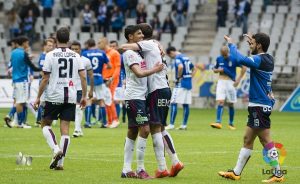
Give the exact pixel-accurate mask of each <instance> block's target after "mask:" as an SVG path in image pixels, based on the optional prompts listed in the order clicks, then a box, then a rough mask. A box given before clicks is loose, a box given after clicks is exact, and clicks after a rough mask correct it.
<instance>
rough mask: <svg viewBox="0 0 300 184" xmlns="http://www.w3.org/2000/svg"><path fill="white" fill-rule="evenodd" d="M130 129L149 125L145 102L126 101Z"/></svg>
mask: <svg viewBox="0 0 300 184" xmlns="http://www.w3.org/2000/svg"><path fill="white" fill-rule="evenodd" d="M125 105H126V113H127V117H128V128H133V127H139V126H143V125H147V124H148V116H147V112H146V101H145V100H125Z"/></svg>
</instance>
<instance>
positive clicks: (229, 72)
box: [210, 46, 247, 130]
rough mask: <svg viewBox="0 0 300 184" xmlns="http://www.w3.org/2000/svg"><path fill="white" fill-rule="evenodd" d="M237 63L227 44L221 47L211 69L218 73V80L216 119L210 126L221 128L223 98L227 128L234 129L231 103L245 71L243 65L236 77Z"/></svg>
mask: <svg viewBox="0 0 300 184" xmlns="http://www.w3.org/2000/svg"><path fill="white" fill-rule="evenodd" d="M238 66H239V65H238V64H237V62H236V60H235V59H234V58H233V57H232V56H231V55H229V50H228V47H227V46H223V47H222V48H221V56H219V57H218V58H217V63H216V65H215V67H214V69H213V71H214V72H215V73H219V80H218V84H217V92H216V101H217V103H218V108H217V120H216V122H215V123H211V124H210V126H211V127H213V128H218V129H220V128H222V124H221V122H222V114H223V107H224V104H225V100H226V101H227V103H228V106H229V126H228V127H229V129H231V130H235V129H236V128H235V126H234V125H233V119H234V106H233V104H234V103H236V101H237V96H236V89H235V87H237V86H238V85H239V83H240V81H241V79H242V78H243V76H244V74H245V73H246V70H247V67H245V66H243V67H242V71H241V73H240V75H239V77H238V78H237V79H235V77H236V68H237V67H238Z"/></svg>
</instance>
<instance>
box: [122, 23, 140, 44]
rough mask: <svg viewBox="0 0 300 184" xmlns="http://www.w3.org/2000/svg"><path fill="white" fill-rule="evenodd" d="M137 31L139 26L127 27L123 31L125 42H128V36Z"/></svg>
mask: <svg viewBox="0 0 300 184" xmlns="http://www.w3.org/2000/svg"><path fill="white" fill-rule="evenodd" d="M138 30H140V28H139V26H135V25H129V26H127V27H126V28H125V31H124V36H125V38H126V40H127V41H129V35H130V34H131V35H133V34H134V33H135V32H137V31H138Z"/></svg>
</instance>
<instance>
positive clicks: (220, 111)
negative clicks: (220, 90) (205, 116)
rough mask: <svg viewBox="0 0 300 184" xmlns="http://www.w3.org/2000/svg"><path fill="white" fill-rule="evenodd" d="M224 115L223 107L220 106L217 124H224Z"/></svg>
mask: <svg viewBox="0 0 300 184" xmlns="http://www.w3.org/2000/svg"><path fill="white" fill-rule="evenodd" d="M222 114H223V105H218V108H217V121H216V122H217V123H221V122H222Z"/></svg>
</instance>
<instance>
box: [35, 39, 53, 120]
mask: <svg viewBox="0 0 300 184" xmlns="http://www.w3.org/2000/svg"><path fill="white" fill-rule="evenodd" d="M53 49H54V41H53V40H52V39H46V40H44V42H43V52H42V53H41V54H40V58H39V62H38V63H39V67H40V68H41V69H42V68H43V65H44V61H45V57H46V54H47V53H48V52H50V51H52V50H53ZM43 74H44V73H43V72H40V77H39V78H40V80H41V79H42V76H43ZM43 106H44V95H42V96H41V105H40V106H39V108H38V110H37V117H36V125H37V126H39V125H40V124H41V119H42V111H43Z"/></svg>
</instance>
